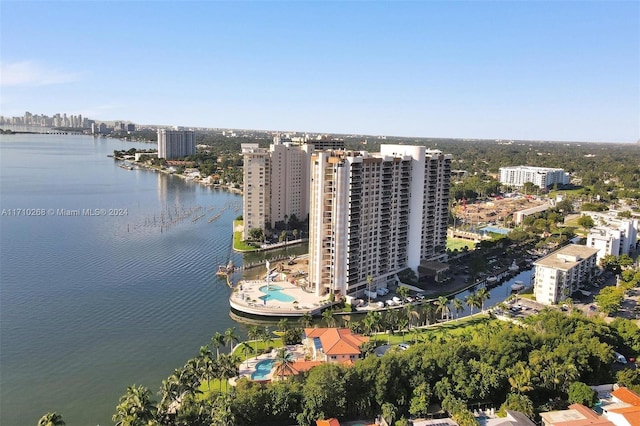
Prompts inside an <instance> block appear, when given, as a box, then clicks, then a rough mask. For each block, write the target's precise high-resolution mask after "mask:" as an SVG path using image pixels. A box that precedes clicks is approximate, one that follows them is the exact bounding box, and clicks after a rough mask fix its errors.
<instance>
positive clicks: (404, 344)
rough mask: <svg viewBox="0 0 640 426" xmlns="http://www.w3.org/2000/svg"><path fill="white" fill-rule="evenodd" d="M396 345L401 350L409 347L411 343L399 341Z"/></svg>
mask: <svg viewBox="0 0 640 426" xmlns="http://www.w3.org/2000/svg"><path fill="white" fill-rule="evenodd" d="M398 347H399V348H400V350H401V351H406V350H407V349H409V348H410V347H411V345H410V344H408V343H399V344H398Z"/></svg>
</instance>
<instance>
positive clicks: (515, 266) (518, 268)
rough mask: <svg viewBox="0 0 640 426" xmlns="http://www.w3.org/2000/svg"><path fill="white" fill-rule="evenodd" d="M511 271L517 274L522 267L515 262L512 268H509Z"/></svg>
mask: <svg viewBox="0 0 640 426" xmlns="http://www.w3.org/2000/svg"><path fill="white" fill-rule="evenodd" d="M509 270H510V271H511V272H516V271H518V270H520V267H519V266H518V264H517V263H516V261H515V260H514V261H513V263H512V264H511V266H509Z"/></svg>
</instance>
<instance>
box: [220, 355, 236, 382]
mask: <svg viewBox="0 0 640 426" xmlns="http://www.w3.org/2000/svg"><path fill="white" fill-rule="evenodd" d="M239 363H240V359H238V357H237V356H235V355H233V354H227V355H222V356H221V357H220V364H219V369H220V370H219V371H220V376H219V377H220V378H221V380H224V382H225V388H227V387H228V386H229V379H230V378H232V377H236V376H237V375H238V364H239Z"/></svg>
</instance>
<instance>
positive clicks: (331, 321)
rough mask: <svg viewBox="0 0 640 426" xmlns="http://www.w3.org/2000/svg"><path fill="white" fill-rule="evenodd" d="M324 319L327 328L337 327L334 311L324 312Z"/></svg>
mask: <svg viewBox="0 0 640 426" xmlns="http://www.w3.org/2000/svg"><path fill="white" fill-rule="evenodd" d="M322 319H323V321H324V322H325V324H326V325H327V327H329V328H332V327H335V326H336V319H335V318H334V317H333V309H327V310H326V311H324V312H322Z"/></svg>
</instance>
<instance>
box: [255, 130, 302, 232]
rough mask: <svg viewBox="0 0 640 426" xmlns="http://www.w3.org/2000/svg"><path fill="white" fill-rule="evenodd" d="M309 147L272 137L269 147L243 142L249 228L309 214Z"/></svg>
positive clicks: (270, 226) (268, 225)
mask: <svg viewBox="0 0 640 426" xmlns="http://www.w3.org/2000/svg"><path fill="white" fill-rule="evenodd" d="M310 150H311V147H310V146H308V145H297V144H292V143H291V142H282V139H279V138H274V143H273V144H272V145H271V146H270V148H269V149H266V148H259V146H258V144H242V154H243V157H244V172H243V173H244V187H243V193H244V197H243V219H244V232H243V236H244V238H245V239H247V238H248V237H249V230H250V229H253V228H260V229H263V230H266V229H268V228H275V226H276V224H277V223H278V222H287V221H288V220H289V219H290V218H292V217H294V216H295V217H296V218H297V219H298V220H305V219H306V217H307V215H308V214H309V161H310V160H309V159H310Z"/></svg>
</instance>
